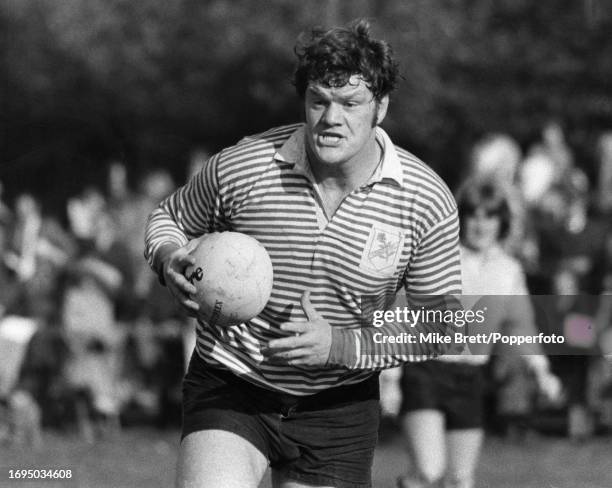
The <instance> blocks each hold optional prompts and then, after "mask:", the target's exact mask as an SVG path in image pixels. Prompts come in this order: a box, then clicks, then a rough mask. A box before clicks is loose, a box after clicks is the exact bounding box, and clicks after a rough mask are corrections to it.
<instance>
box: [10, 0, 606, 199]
mask: <svg viewBox="0 0 612 488" xmlns="http://www.w3.org/2000/svg"><path fill="white" fill-rule="evenodd" d="M358 16H367V17H369V18H370V19H371V20H372V21H373V26H374V30H375V33H376V34H378V35H380V36H382V37H384V38H386V39H387V40H388V41H389V42H390V43H391V44H392V46H393V47H394V48H395V51H396V54H397V56H398V59H399V60H400V63H401V67H402V71H403V76H404V82H403V83H402V86H401V88H400V89H399V90H398V91H397V92H396V93H395V95H394V96H393V100H392V108H391V111H390V114H389V116H388V120H387V121H386V123H385V126H386V128H387V129H388V130H389V131H390V132H391V134H392V136H393V137H394V139H395V140H396V141H397V142H398V143H400V144H402V145H404V146H406V147H407V148H408V149H410V150H412V151H413V152H415V153H416V154H417V155H419V156H421V157H422V158H424V159H425V160H427V161H428V162H430V163H431V164H432V165H433V166H434V167H435V168H436V169H437V170H438V171H439V172H440V173H441V174H442V175H443V176H444V177H446V178H447V179H448V180H449V181H450V182H451V183H453V182H454V181H455V180H456V179H457V178H458V177H459V176H460V172H461V168H462V166H463V161H464V159H465V153H466V151H467V149H468V148H469V146H470V145H471V144H472V143H473V142H474V140H475V138H477V137H479V136H480V135H482V134H484V133H486V132H490V131H504V132H508V133H510V134H512V135H514V136H515V137H517V138H518V139H519V141H520V142H521V143H522V144H524V145H525V144H527V143H528V142H530V141H531V140H533V139H534V138H535V137H537V135H538V131H539V129H540V127H541V126H542V124H543V123H544V122H545V121H546V120H547V119H548V118H551V117H555V118H558V119H560V120H561V121H562V122H563V123H564V124H566V127H567V128H568V131H569V136H570V142H571V143H572V144H573V146H574V147H575V149H576V150H577V151H578V152H579V154H581V155H583V156H584V157H583V161H584V164H585V165H588V163H589V156H590V155H591V151H590V147H591V145H592V138H593V137H594V135H595V134H597V132H598V131H599V130H601V129H603V128H606V127H610V125H611V123H612V93H611V91H610V88H609V81H608V80H609V79H612V38H611V37H610V36H609V32H610V29H611V27H612V25H611V24H612V14H611V13H610V11H609V7H608V6H607V5H606V4H604V3H603V2H601V1H600V0H583V1H573V0H541V1H539V2H530V1H528V0H498V1H495V2H491V1H489V0H413V1H411V2H403V1H401V0H380V1H376V2H374V1H367V0H354V1H352V2H343V1H341V0H327V1H323V0H318V1H312V2H288V1H284V0H266V1H258V2H253V1H249V0H232V1H230V0H209V1H206V2H201V1H197V0H175V1H173V2H167V1H162V0H149V1H147V2H131V1H129V0H65V1H62V2H56V1H53V0H0V32H2V33H3V34H2V36H1V37H0V52H1V53H2V56H1V58H0V89H1V90H2V92H3V95H2V96H1V98H0V104H1V105H0V108H1V114H2V115H1V119H0V123H1V125H0V144H1V146H0V147H1V158H2V159H1V162H0V164H1V166H0V180H3V181H4V182H5V185H6V186H7V189H8V193H9V195H14V194H15V193H16V192H18V191H22V190H24V189H28V190H29V191H33V192H35V193H37V194H39V195H40V196H41V197H42V198H43V199H45V200H48V201H50V202H51V203H52V204H54V205H55V206H59V205H61V202H63V200H64V199H65V197H66V196H67V195H69V194H72V193H74V192H76V191H78V190H79V189H80V187H81V186H82V185H83V184H85V183H94V182H98V184H103V177H104V174H105V168H106V164H107V163H108V161H109V160H111V159H113V158H120V159H123V160H124V161H126V163H127V164H128V166H129V168H130V170H131V176H132V177H133V178H134V179H137V178H138V177H139V176H140V175H141V174H142V173H143V172H144V171H146V170H147V169H148V168H151V167H154V166H163V167H167V168H170V169H171V171H172V172H173V175H174V176H175V178H176V179H177V181H182V179H183V178H184V172H185V167H186V165H187V161H188V158H189V154H190V153H191V151H192V150H193V149H194V148H196V147H205V148H207V149H208V150H210V151H214V150H217V149H219V148H220V147H222V146H224V145H227V144H230V143H232V142H233V141H236V140H238V139H239V138H240V137H242V136H243V135H245V134H248V133H253V132H257V131H260V130H263V129H266V128H268V127H270V126H273V125H276V124H281V123H286V122H292V121H295V120H297V119H299V118H300V116H301V109H300V103H299V100H298V99H297V97H296V95H295V94H294V90H293V87H292V86H291V75H292V68H293V52H292V47H293V45H294V42H295V39H296V36H297V35H298V34H299V32H301V31H303V30H305V29H307V28H309V27H310V26H312V25H315V24H322V25H330V24H333V23H338V22H340V23H343V22H345V21H348V20H350V19H352V18H355V17H358ZM32 175H36V178H32Z"/></svg>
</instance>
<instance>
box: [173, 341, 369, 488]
mask: <svg viewBox="0 0 612 488" xmlns="http://www.w3.org/2000/svg"><path fill="white" fill-rule="evenodd" d="M378 424H379V391H378V375H373V376H372V377H371V378H369V379H367V380H365V381H363V382H361V383H358V384H355V385H347V386H339V387H336V388H330V389H328V390H325V391H324V392H320V393H316V394H314V395H310V396H307V397H298V396H293V395H284V394H280V393H275V392H272V391H270V390H267V389H264V388H260V387H258V386H256V385H254V384H252V383H250V382H248V381H246V380H244V379H241V378H239V377H238V376H236V375H235V374H233V373H231V372H229V371H225V370H220V369H213V368H211V367H210V366H208V365H206V363H204V362H203V361H202V359H200V357H199V356H198V355H197V354H195V353H194V355H193V356H192V358H191V362H190V363H189V370H188V372H187V375H186V376H185V379H184V381H183V432H182V438H184V437H186V436H187V435H189V434H190V433H192V432H197V431H201V430H207V429H220V430H226V431H229V432H232V433H234V434H237V435H239V436H241V437H243V438H244V439H246V440H247V441H249V442H250V443H251V444H253V445H254V446H255V447H256V448H257V449H259V450H260V451H261V452H262V453H263V454H264V455H265V456H266V458H267V459H268V460H269V461H270V466H271V467H272V468H273V469H276V470H278V471H280V472H282V473H283V474H284V475H285V476H287V477H288V478H290V479H293V480H296V481H301V482H304V483H310V484H314V485H333V486H335V487H339V488H364V487H370V486H371V470H372V462H373V459H374V449H375V447H376V442H377V438H378Z"/></svg>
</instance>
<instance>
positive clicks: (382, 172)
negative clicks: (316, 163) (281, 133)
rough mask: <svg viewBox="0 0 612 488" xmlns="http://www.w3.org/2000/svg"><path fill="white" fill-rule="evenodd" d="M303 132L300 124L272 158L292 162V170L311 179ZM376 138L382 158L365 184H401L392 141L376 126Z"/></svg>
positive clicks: (396, 156) (400, 170) (400, 171)
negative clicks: (381, 151) (380, 148)
mask: <svg viewBox="0 0 612 488" xmlns="http://www.w3.org/2000/svg"><path fill="white" fill-rule="evenodd" d="M304 132H305V129H304V126H303V125H302V126H301V127H299V128H298V129H297V130H296V131H295V132H294V133H293V134H291V136H290V137H289V139H287V140H286V141H285V143H284V144H283V145H282V146H281V147H280V148H279V150H278V151H277V152H276V154H274V159H276V160H278V161H284V162H286V163H290V164H292V165H293V170H294V171H296V172H297V173H299V174H302V175H304V176H306V177H307V178H308V179H310V180H312V179H313V176H312V171H311V170H310V164H309V163H308V158H307V157H306V148H305V134H304ZM376 140H377V141H378V143H379V144H380V146H381V147H382V149H383V158H382V161H381V163H380V164H379V165H378V167H377V168H376V170H375V171H374V174H373V175H372V177H371V178H370V180H369V181H368V183H367V184H366V185H373V184H375V183H395V184H397V185H399V186H401V185H402V182H403V172H402V164H401V162H400V160H399V157H398V155H397V152H396V150H395V146H394V145H393V142H391V139H390V138H389V136H388V135H387V133H386V132H385V131H384V130H383V129H381V128H380V127H376Z"/></svg>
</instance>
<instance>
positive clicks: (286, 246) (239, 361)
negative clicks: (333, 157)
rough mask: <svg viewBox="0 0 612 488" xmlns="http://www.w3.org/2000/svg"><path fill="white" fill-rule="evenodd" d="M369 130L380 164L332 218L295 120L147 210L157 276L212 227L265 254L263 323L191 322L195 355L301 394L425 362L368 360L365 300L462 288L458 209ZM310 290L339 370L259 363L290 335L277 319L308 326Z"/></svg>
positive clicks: (441, 188) (380, 303)
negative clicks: (305, 303) (172, 251)
mask: <svg viewBox="0 0 612 488" xmlns="http://www.w3.org/2000/svg"><path fill="white" fill-rule="evenodd" d="M376 130H377V133H376V138H377V141H378V143H379V144H380V145H381V147H382V149H383V159H382V161H381V163H380V165H379V167H378V169H377V170H376V171H375V173H374V175H373V177H372V178H371V179H370V181H369V182H368V183H367V184H365V185H363V186H361V187H359V188H356V189H355V190H353V191H352V192H351V193H350V194H348V195H347V196H346V198H345V199H344V200H343V201H342V203H341V205H340V206H339V208H338V209H337V211H336V212H335V214H334V215H333V217H332V218H331V219H330V220H329V221H327V220H326V219H325V218H322V215H324V212H322V209H321V205H320V201H319V198H317V190H316V185H315V184H314V181H313V179H312V174H311V173H310V170H309V165H308V162H307V158H306V152H305V147H304V144H305V135H304V126H303V125H302V124H297V125H290V126H284V127H279V128H275V129H272V130H270V131H267V132H265V133H262V134H258V135H255V136H250V137H246V138H244V139H243V140H242V141H240V142H239V143H238V144H236V145H235V146H232V147H230V148H227V149H224V150H222V151H221V152H219V153H217V154H216V155H214V156H212V157H211V158H210V160H209V161H208V162H207V163H206V164H205V165H204V167H203V168H202V169H201V171H200V172H199V173H198V174H196V175H195V176H194V177H193V178H192V179H191V180H190V181H189V182H188V183H187V184H186V185H185V186H183V187H182V188H180V189H179V190H177V191H176V192H175V193H174V194H172V195H171V196H170V197H168V198H167V199H165V200H164V201H163V202H162V203H161V204H160V206H159V207H158V208H157V209H156V210H155V211H154V212H153V213H152V214H151V216H150V218H149V221H148V223H147V229H146V238H145V241H146V243H145V244H146V248H145V256H146V257H147V259H148V260H149V263H150V264H151V265H152V266H153V268H154V269H158V265H159V263H158V262H156V251H157V250H158V249H159V248H160V247H161V246H162V245H164V244H167V243H169V242H172V243H175V244H176V245H184V244H186V243H187V242H188V241H189V240H190V239H193V238H196V237H199V236H200V235H202V234H205V233H210V232H214V231H227V230H231V231H235V232H243V233H245V234H248V235H250V236H252V237H254V238H256V239H257V240H258V241H259V242H260V243H261V244H263V245H264V246H265V248H266V249H267V251H268V253H269V254H270V258H271V260H272V264H273V269H274V283H273V289H272V295H271V297H270V300H269V302H268V303H267V305H266V307H265V308H264V310H263V311H262V312H261V313H260V314H259V316H257V317H255V318H254V319H252V320H250V321H249V322H248V323H243V324H240V325H236V326H231V327H217V326H212V327H211V326H209V325H207V324H204V323H201V322H200V323H199V324H198V327H197V345H196V349H197V352H198V354H199V355H200V356H201V357H202V359H203V360H204V361H206V362H207V363H209V364H211V365H213V366H216V367H223V368H227V369H229V370H231V371H233V372H235V373H236V374H238V375H241V376H244V377H245V378H246V379H248V380H249V381H252V382H254V383H256V384H259V385H260V386H264V387H265V388H268V389H272V390H277V391H282V392H286V393H291V394H296V395H307V394H312V393H315V392H317V391H319V390H322V389H324V388H328V387H331V386H337V385H340V384H349V383H355V382H358V381H361V380H363V379H364V378H366V377H367V376H368V375H370V374H372V371H374V370H377V369H382V368H388V367H392V366H395V365H398V364H400V363H402V362H405V361H412V360H421V359H425V355H421V354H418V353H414V354H412V353H411V354H407V353H405V351H404V352H402V353H398V354H386V353H385V351H384V350H380V351H378V350H377V349H376V347H374V348H373V349H372V348H371V347H369V348H366V349H367V351H368V353H367V354H364V353H363V351H364V350H365V349H364V347H363V346H364V343H365V342H368V344H371V343H372V334H373V332H374V331H372V330H369V329H368V328H363V327H361V325H362V321H361V299H362V297H363V296H366V295H367V296H370V297H374V306H375V307H376V308H379V309H384V308H385V307H388V306H390V305H391V303H392V302H393V297H394V296H395V294H396V293H397V292H398V291H399V290H400V289H402V288H403V289H405V290H406V292H407V293H409V294H417V295H419V294H425V295H446V294H458V293H460V292H461V278H460V275H461V272H460V264H459V241H458V234H459V232H458V219H457V209H456V204H455V201H454V199H453V197H452V195H451V193H450V191H449V190H448V188H447V187H446V185H445V184H444V183H443V182H442V180H441V179H440V178H439V177H438V176H437V175H436V174H435V173H434V172H433V171H432V170H431V169H430V168H429V167H428V166H426V165H425V164H424V163H423V162H421V161H420V160H419V159H417V158H416V157H414V156H413V155H411V154H410V153H408V152H407V151H405V150H403V149H401V148H398V147H396V146H394V145H393V143H392V142H391V140H390V139H389V137H388V135H387V134H386V133H385V132H384V131H383V130H382V129H380V128H377V129H376ZM306 289H310V290H311V302H312V304H313V305H314V307H315V308H316V310H317V311H318V313H319V314H320V315H322V316H323V317H324V318H325V319H326V320H327V321H328V322H329V323H330V324H331V326H332V327H339V328H342V329H343V330H342V332H345V331H346V335H345V339H346V341H345V344H344V346H345V348H348V349H349V351H348V353H349V358H350V359H349V360H347V361H346V364H342V365H339V366H338V367H332V366H330V367H325V368H323V367H322V368H317V369H314V368H305V367H296V366H289V365H279V364H272V363H270V362H268V361H266V360H265V359H264V357H263V356H262V353H261V349H262V347H265V346H266V345H267V343H268V342H269V341H270V340H272V339H275V338H279V337H284V336H286V335H287V333H286V332H283V331H281V330H280V328H279V325H280V324H281V323H283V322H287V321H293V320H295V321H301V320H306V316H305V314H304V311H303V310H302V307H301V305H300V297H301V295H302V293H303V292H304V291H305V290H306ZM376 331H378V332H379V330H378V329H377V330H376Z"/></svg>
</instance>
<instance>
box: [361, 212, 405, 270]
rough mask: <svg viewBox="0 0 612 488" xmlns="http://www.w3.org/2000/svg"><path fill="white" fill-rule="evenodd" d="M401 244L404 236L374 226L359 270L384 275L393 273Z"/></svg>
mask: <svg viewBox="0 0 612 488" xmlns="http://www.w3.org/2000/svg"><path fill="white" fill-rule="evenodd" d="M403 243H404V236H403V234H402V233H401V232H399V231H398V230H397V229H393V228H391V227H390V226H383V225H381V224H374V225H373V226H372V229H371V230H370V235H369V236H368V242H367V244H366V248H365V251H364V253H363V255H362V259H361V268H362V269H366V270H368V271H375V272H377V273H378V274H384V275H388V274H390V273H393V271H394V270H395V267H396V265H397V262H398V261H399V257H400V255H401V248H402V245H403Z"/></svg>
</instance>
